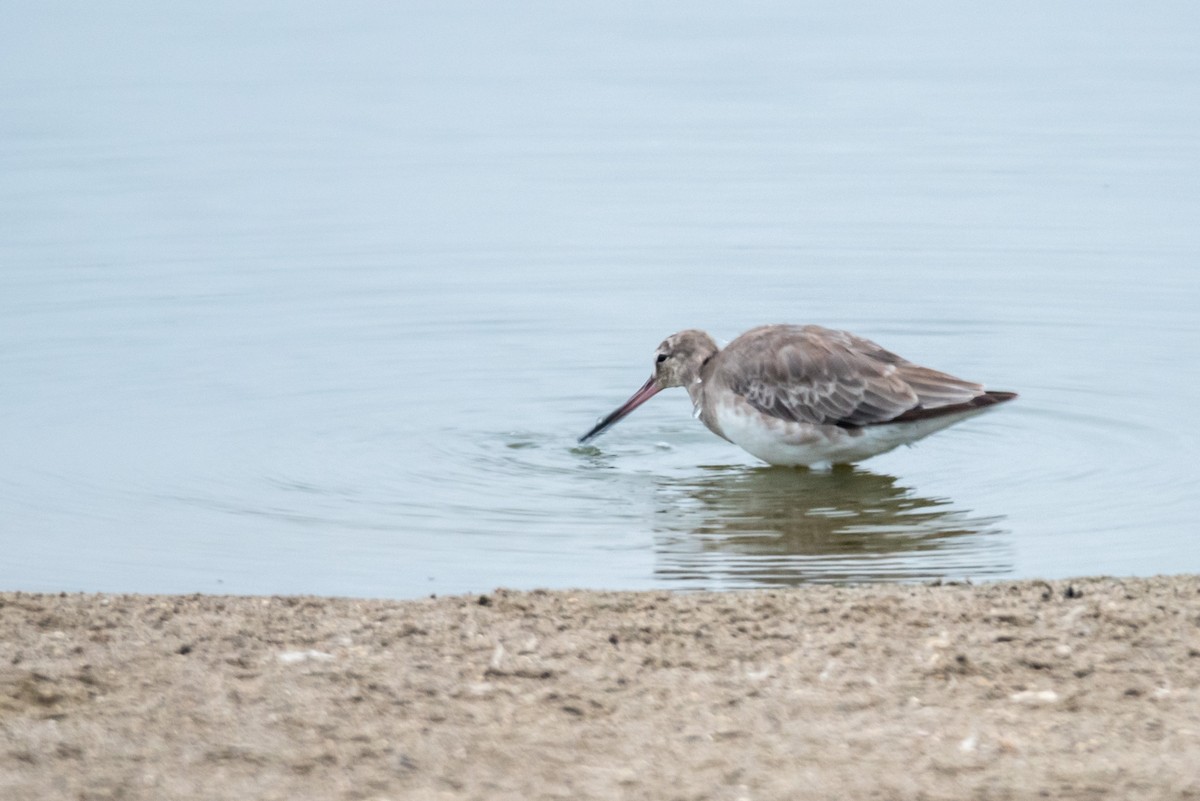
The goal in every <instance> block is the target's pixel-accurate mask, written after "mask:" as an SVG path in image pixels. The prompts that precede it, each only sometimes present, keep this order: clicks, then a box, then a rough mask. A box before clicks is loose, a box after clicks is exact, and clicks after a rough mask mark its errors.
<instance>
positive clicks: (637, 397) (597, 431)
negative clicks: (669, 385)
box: [579, 376, 662, 443]
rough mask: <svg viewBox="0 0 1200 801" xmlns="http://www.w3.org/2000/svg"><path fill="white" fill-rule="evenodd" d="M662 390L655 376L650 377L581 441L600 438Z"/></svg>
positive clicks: (581, 438)
mask: <svg viewBox="0 0 1200 801" xmlns="http://www.w3.org/2000/svg"><path fill="white" fill-rule="evenodd" d="M661 389H662V387H660V386H659V385H658V384H656V383H655V382H654V376H650V380H649V381H647V382H646V383H645V384H642V388H641V389H639V390H638V391H637V392H635V393H633V396H632V397H631V398H630V399H629V400H627V401H625V402H624V403H623V404H621V406H620V407H618V408H617V409H616V411H614V412H613V413H612V414H610V415H609V416H608V417H605V418H604V419H603V420H601V421H600V422H599V423H596V427H595V428H593V429H592V430H591V431H589V432H587V433H586V434H584V435H583V436H582V437H580V438H579V441H580V442H581V443H582V442H587V441H588V440H589V439H592V438H593V437H598V436H600V435H601V434H603V433H604V431H605V430H606V429H607V428H609V427H610V426H612V425H613V424H615V423H616V422H617V421H618V420H620V419H621V418H622V417H624V416H625V415H627V414H629V413H630V412H632V411H633V410H634V409H636V408H637V407H639V406H641V405H642V404H643V403H645V402H646V401H648V400H650V399H651V398H653V397H654V396H655V395H657V394H658V393H659V391H660V390H661Z"/></svg>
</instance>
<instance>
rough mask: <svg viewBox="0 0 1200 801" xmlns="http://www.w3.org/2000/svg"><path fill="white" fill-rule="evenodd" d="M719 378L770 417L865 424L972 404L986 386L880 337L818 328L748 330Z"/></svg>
mask: <svg viewBox="0 0 1200 801" xmlns="http://www.w3.org/2000/svg"><path fill="white" fill-rule="evenodd" d="M717 372H718V375H716V376H714V378H716V379H718V380H720V381H723V382H724V383H725V384H726V385H727V386H728V387H729V388H730V389H732V390H733V391H734V392H735V393H737V394H738V395H740V396H742V397H743V398H745V400H746V401H747V402H748V403H749V404H750V405H751V406H753V407H754V408H756V409H758V410H759V411H761V412H763V413H764V414H768V415H771V416H773V417H778V418H780V419H783V420H790V421H795V422H802V423H816V424H826V425H840V426H851V427H853V426H867V425H872V424H876V423H886V422H891V421H895V420H897V419H903V418H905V417H906V416H914V415H920V416H927V414H928V412H929V411H930V410H936V409H938V408H941V407H951V406H957V405H959V404H963V403H968V402H970V401H971V400H972V399H974V398H976V397H977V396H979V395H981V394H982V393H983V387H982V386H980V385H979V384H975V383H972V382H970V381H963V380H962V379H960V378H955V377H954V376H952V375H947V374H946V373H941V372H938V371H937V370H931V369H929V368H928V367H921V366H919V365H916V364H913V363H912V362H909V361H907V360H905V359H902V358H901V357H899V356H897V355H896V354H894V353H892V352H890V351H888V350H885V349H884V348H881V347H880V346H879V345H876V344H875V343H874V342H871V341H870V340H868V339H863V338H862V337H857V336H855V335H853V334H850V333H847V332H845V331H834V330H831V329H828V328H822V327H820V326H815V325H808V326H783V325H772V326H765V327H763V328H756V329H754V330H752V331H748V332H746V333H745V334H743V335H742V336H740V337H738V338H737V339H735V340H734V341H733V342H731V343H730V344H729V347H728V348H726V349H725V351H723V352H722V359H721V363H720V365H719V366H718V368H717Z"/></svg>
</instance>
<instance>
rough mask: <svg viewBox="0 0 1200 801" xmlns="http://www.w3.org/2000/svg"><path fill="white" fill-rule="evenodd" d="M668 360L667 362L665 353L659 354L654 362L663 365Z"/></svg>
mask: <svg viewBox="0 0 1200 801" xmlns="http://www.w3.org/2000/svg"><path fill="white" fill-rule="evenodd" d="M666 360H667V354H665V353H660V354H658V358H657V359H655V360H654V363H655V364H662V363H663V362H665V361H666Z"/></svg>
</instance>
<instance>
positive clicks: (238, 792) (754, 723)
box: [0, 576, 1200, 801]
mask: <svg viewBox="0 0 1200 801" xmlns="http://www.w3.org/2000/svg"><path fill="white" fill-rule="evenodd" d="M1037 797H1044V798H1056V799H1059V798H1122V799H1141V798H1188V797H1200V578H1198V577H1195V576H1178V577H1170V578H1155V579H1149V580H1112V579H1086V580H1076V581H1070V582H1066V581H1061V582H1052V583H1049V584H1047V583H1045V582H1020V583H1000V584H987V585H982V586H967V585H952V586H919V587H912V586H871V587H852V588H832V587H809V588H800V589H794V590H782V591H769V592H756V593H736V594H710V593H704V594H691V595H673V594H668V593H618V592H528V593H527V592H507V591H497V592H496V593H493V594H489V595H488V596H485V597H479V596H470V597H452V598H437V599H428V600H420V601H408V602H397V601H360V600H346V599H327V598H242V597H236V598H235V597H220V596H189V597H171V596H158V597H147V596H128V595H61V596H54V595H31V594H22V593H3V594H0V798H3V799H8V800H10V801H24V800H25V799H30V800H32V799H39V801H40V800H42V799H59V798H64V799H65V798H70V799H163V798H188V799H209V798H222V799H248V798H262V799H297V798H314V799H315V798H321V799H338V798H346V799H359V798H380V799H383V798H405V799H442V798H444V799H466V798H472V799H474V798H479V799H579V798H606V799H607V798H636V799H642V798H644V799H729V800H730V801H732V800H733V799H795V798H839V799H845V798H880V799H885V798H886V799H943V798H944V799H967V798H981V799H983V798H986V799H1007V798H1037Z"/></svg>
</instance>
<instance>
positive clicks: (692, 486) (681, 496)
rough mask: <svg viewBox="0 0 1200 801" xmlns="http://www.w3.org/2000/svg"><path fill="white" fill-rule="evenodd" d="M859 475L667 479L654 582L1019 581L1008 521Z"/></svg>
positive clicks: (849, 471) (737, 473)
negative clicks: (1008, 578) (1014, 571)
mask: <svg viewBox="0 0 1200 801" xmlns="http://www.w3.org/2000/svg"><path fill="white" fill-rule="evenodd" d="M896 482H897V479H896V478H895V477H894V476H889V475H883V474H880V473H874V472H870V471H867V470H862V469H858V468H850V467H845V468H837V469H835V470H833V471H832V472H825V473H821V472H807V471H803V470H792V469H786V468H771V467H764V468H749V469H748V468H743V467H714V468H709V472H708V474H707V475H705V476H703V477H701V478H699V479H689V480H688V481H686V482H679V481H675V482H669V481H664V482H663V483H662V484H661V485H660V486H659V488H658V498H659V503H660V508H659V509H658V511H659V512H660V513H661V514H660V515H659V520H658V523H657V525H656V527H655V528H656V531H655V552H656V553H655V558H656V561H657V565H656V569H655V574H656V575H657V576H659V577H660V578H664V579H668V580H671V581H678V582H680V583H681V584H688V585H691V586H693V587H695V588H697V589H700V588H703V587H755V586H770V585H775V586H778V585H792V584H803V583H809V582H865V581H913V580H922V579H935V578H983V577H995V576H1000V575H1004V574H1007V573H1011V571H1012V563H1011V556H1010V555H1009V552H1008V551H1009V546H1008V542H1007V537H1005V536H1004V535H1005V534H1006V532H1005V530H1004V529H1003V527H1002V524H1003V518H1002V517H982V516H973V515H972V514H971V513H970V512H969V511H966V510H962V509H957V508H955V506H954V505H953V503H952V502H951V501H949V500H946V499H942V498H931V497H922V496H921V495H919V494H917V493H916V492H914V491H913V490H911V489H909V488H908V487H904V486H902V485H899V484H897V483H896Z"/></svg>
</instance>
